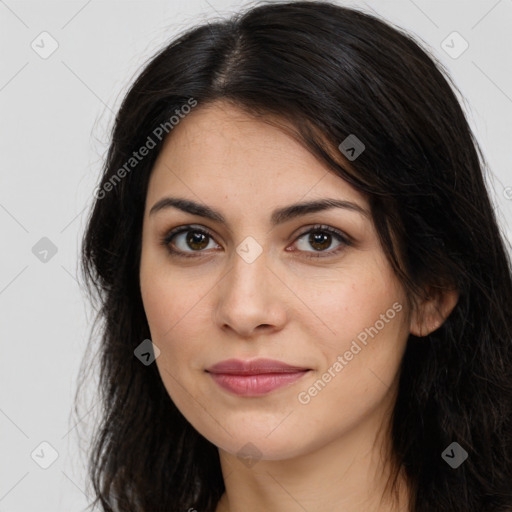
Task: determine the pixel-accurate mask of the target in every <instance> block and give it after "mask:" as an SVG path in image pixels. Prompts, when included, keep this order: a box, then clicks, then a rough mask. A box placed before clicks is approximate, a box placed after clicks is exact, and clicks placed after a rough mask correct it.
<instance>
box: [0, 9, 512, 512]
mask: <svg viewBox="0 0 512 512" xmlns="http://www.w3.org/2000/svg"><path fill="white" fill-rule="evenodd" d="M339 3H340V4H343V5H358V6H360V7H361V8H363V9H365V10H368V11H375V12H377V13H379V14H380V15H382V16H383V17H384V18H385V19H387V20H389V21H391V22H393V23H395V24H396V25H399V26H401V27H403V28H405V29H407V30H410V31H411V32H413V33H414V34H415V35H416V36H417V37H418V38H421V40H423V42H424V43H425V44H426V45H428V46H429V47H430V49H431V51H432V52H433V53H434V54H435V55H436V56H437V57H438V58H439V59H440V60H441V62H442V63H443V64H444V65H445V66H446V67H447V69H448V70H449V72H450V73H451V75H452V76H453V78H454V80H455V83H456V84H457V85H458V87H459V88H460V89H461V91H462V94H463V96H464V97H465V100H464V108H465V110H466V112H467V115H468V118H469V121H470V123H471V126H472V128H473V130H474V132H475V134H476V136H477V139H478V141H479V142H480V144H481V147H482V149H483V151H484V154H485V156H486V158H487V160H488V163H489V166H490V169H491V173H490V174H489V175H488V176H487V181H488V184H489V188H490V191H491V194H492V199H493V201H494V203H495V206H496V210H497V213H498V216H499V219H500V222H501V224H502V226H503V229H504V231H505V232H506V233H507V236H508V237H509V239H512V236H511V233H512V230H511V229H510V228H509V227H507V224H508V226H512V171H511V158H510V134H511V120H512V72H511V69H512V66H511V54H512V32H510V30H509V28H510V26H512V0H473V1H469V0H460V1H454V0H450V1H441V0H414V1H413V0H399V1H386V0H372V1H367V2H348V1H347V2H342V1H340V2H339ZM241 5H248V2H229V1H224V0H209V1H206V0H190V1H188V2H187V3H186V4H185V3H184V2H173V1H166V2H164V1H124V2H121V1H106V0H104V1H101V0H89V1H87V0H83V1H77V2H75V1H58V2H24V1H16V0H5V1H2V0H0V48H1V50H0V51H1V60H0V62H1V66H0V109H1V110H0V112H1V117H0V130H1V132H0V155H1V160H0V173H1V175H0V176H1V177H0V179H1V181H0V184H1V186H0V230H1V236H2V247H3V249H2V251H1V252H0V315H1V317H0V342H1V344H2V345H1V348H2V357H1V358H0V380H1V386H0V432H1V435H0V450H1V455H0V460H1V461H2V463H1V465H0V512H16V511H20V512H21V511H22V512H32V511H34V512H42V511H48V512H50V511H51V512H58V511H71V510H73V511H78V510H82V509H84V508H85V507H86V505H87V504H88V503H89V502H90V500H88V498H87V492H88V490H87V488H86V485H85V471H84V457H83V456H81V455H80V453H79V438H78V432H79V431H80V429H82V430H83V429H86V428H87V427H89V428H91V427H92V426H93V424H94V421H95V418H96V416H95V414H96V412H97V409H96V408H95V404H97V401H96V400H95V396H94V392H95V379H94V378H93V377H94V376H93V375H91V381H90V386H89V388H88V389H89V390H90V393H89V394H90V398H89V399H88V402H87V401H86V402H85V403H84V405H83V410H82V413H83V414H82V415H81V416H79V418H78V419H81V421H80V422H79V425H78V428H77V427H76V419H75V418H74V417H72V416H71V407H72V403H73V398H74V393H75V386H76V378H77V373H78V369H79V364H80V361H81V360H82V357H83V354H84V350H85V347H86V343H87V339H88V336H89V332H90V326H91V319H92V314H91V309H90V307H89V306H88V304H87V303H86V301H85V300H84V295H83V292H82V291H81V289H80V285H79V283H78V281H77V268H78V267H77V261H78V260H77V256H78V250H79V242H80V237H81V235H82V233H83V230H84V227H85V220H86V213H87V211H88V209H89V208H90V206H91V204H92V199H93V197H92V193H93V191H94V188H95V186H96V184H97V182H98V177H99V172H100V167H101V162H102V159H103V157H104V155H105V152H106V149H107V144H108V131H109V129H110V126H111V123H112V120H113V117H114V112H115V111H116V110H117V108H118V106H119V103H120V100H121V99H122V96H123V94H124V92H125V91H126V89H127V87H128V85H129V84H130V82H131V80H132V79H133V78H134V76H135V75H136V73H137V71H138V70H140V66H141V65H142V63H143V62H144V61H145V60H146V59H147V58H148V57H149V56H151V55H152V54H153V53H154V52H155V51H156V50H157V49H158V48H160V47H161V46H162V45H163V44H164V43H165V42H166V41H168V40H170V39H171V38H173V37H174V35H175V34H176V33H177V32H180V31H182V30H183V29H185V28H187V27H190V26H192V25H194V24H196V23H199V22H201V21H204V20H206V19H213V18H215V17H218V16H220V15H226V14H229V13H230V12H232V11H234V10H236V9H237V8H238V7H239V6H241ZM44 31H46V32H48V33H49V34H50V36H40V34H41V33H42V32H44ZM453 31H457V32H458V33H459V34H460V35H461V36H462V37H463V38H464V39H465V40H466V41H467V42H468V43H469V48H468V49H467V50H466V51H465V52H464V53H462V54H461V55H460V56H458V57H457V58H454V57H453V56H450V55H449V54H448V53H447V52H446V51H445V50H444V49H443V46H442V42H443V41H444V40H445V39H446V38H447V36H449V34H451V33H452V32H453ZM53 40H54V41H56V43H52V41H53ZM51 44H58V48H57V50H56V51H55V52H54V53H53V54H51V55H50V56H47V58H42V57H41V56H40V53H41V52H44V51H46V52H48V51H49V50H51ZM445 44H450V45H451V46H453V49H452V50H451V52H452V53H453V52H454V51H457V50H458V49H460V48H461V46H460V41H457V40H454V42H453V43H451V42H450V39H448V43H445ZM31 45H34V46H35V47H36V48H37V50H38V52H39V53H37V52H36V51H35V50H34V49H33V48H32V46H31ZM507 187H509V188H507ZM43 237H46V238H48V239H49V240H50V241H51V243H52V244H53V245H54V246H55V248H56V249H57V252H56V253H55V254H54V255H53V256H52V253H51V252H49V253H48V254H47V255H46V256H43V253H40V255H39V256H37V250H34V251H33V247H34V246H36V249H37V248H40V245H36V244H38V243H39V244H42V245H43V246H44V244H48V241H43V242H40V240H41V238H43ZM34 252H36V254H34ZM45 257H46V261H41V259H40V258H45ZM86 441H87V438H86V439H84V443H86ZM42 442H46V443H49V444H50V445H51V446H52V447H53V449H55V450H56V452H57V453H58V457H57V458H56V460H55V461H54V462H53V463H52V464H51V466H49V467H48V468H47V469H43V468H42V467H41V464H43V465H45V464H49V463H50V462H51V461H52V459H51V456H52V450H51V449H50V448H49V447H48V446H47V445H42V446H41V443H42ZM84 446H85V445H84Z"/></svg>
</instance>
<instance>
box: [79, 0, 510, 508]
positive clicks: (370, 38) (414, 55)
mask: <svg viewBox="0 0 512 512" xmlns="http://www.w3.org/2000/svg"><path fill="white" fill-rule="evenodd" d="M454 91H457V88H456V86H455V84H453V82H452V81H451V79H450V78H449V76H448V73H447V72H446V71H445V70H444V69H443V66H442V65H441V64H440V63H439V62H437V61H436V60H435V59H434V58H433V57H432V56H431V55H428V53H427V51H426V50H424V49H422V48H421V47H420V45H419V43H417V42H415V41H414V38H413V37H411V36H410V35H408V34H407V33H406V32H404V31H403V30H401V29H399V28H398V27H392V26H391V25H390V24H388V23H386V22H384V21H382V20H380V19H378V18H377V17H374V16H372V15H369V14H366V13H363V12H360V11H358V10H355V9H352V8H345V7H341V6H338V5H336V4H334V3H329V2H323V1H298V2H288V3H281V2H272V3H270V4H266V3H263V4H261V5H257V6H256V7H252V8H250V9H247V10H246V11H245V12H241V13H239V14H236V15H234V16H233V17H232V18H230V19H227V20H221V21H218V22H215V23H209V24H204V25H201V26H199V27H196V28H193V29H190V30H187V31H186V32H185V33H183V34H181V35H180V36H179V37H177V38H176V39H175V40H173V41H172V42H170V43H169V44H168V45H167V46H165V47H164V48H163V49H162V50H161V51H159V52H158V54H157V55H156V56H154V57H153V58H151V59H150V61H149V62H148V63H147V64H146V65H145V67H144V69H143V71H142V72H141V73H140V75H139V76H138V77H137V78H136V80H135V81H134V83H133V85H132V86H131V88H130V89H129V91H128V93H127V94H126V96H125V98H124V100H123V103H122V105H121V107H120V110H119V112H118V115H117V117H116V120H115V124H114V128H113V131H112V140H111V143H110V146H109V150H108V155H107V158H106V161H105V165H104V170H103V175H102V177H101V183H100V185H99V188H98V189H97V191H96V194H95V195H96V200H95V202H94V206H93V209H92V211H91V214H90V217H89V219H88V226H87V229H86V232H85V234H84V238H83V245H82V253H81V272H82V275H83V277H84V281H85V285H86V287H87V291H88V294H89V297H90V298H91V300H92V301H98V302H97V304H96V308H97V316H96V321H98V320H101V327H102V329H101V333H100V338H101V346H100V349H99V354H98V355H99V358H100V382H99V385H100V388H99V389H100V398H101V425H100V428H98V429H97V431H96V435H95V437H94V447H93V450H91V453H90V458H89V461H88V462H89V477H90V481H91V482H92V484H93V488H94V495H95V501H94V504H100V505H101V506H102V508H103V510H104V511H116V512H118V511H127V510H130V511H137V512H138V511H141V512H142V511H143V512H150V511H151V512H155V511H164V510H165V511H170V510H172V511H177V510H188V509H189V508H190V507H194V508H195V509H197V510H199V511H214V510H215V507H216V504H217V502H218V500H219V498H220V496H221V495H222V493H223V492H224V482H223V479H222V473H221V469H220V463H219V455H218V450H217V448H216V446H214V445H213V444H212V443H210V442H209V441H207V440H206V439H205V438H204V437H203V436H201V435H200V434H199V433H198V432H197V431H196V430H195V429H194V428H193V427H192V425H191V424H190V423H189V422H188V421H187V420H186V419H185V418H184V417H183V415H182V414H181V413H180V411H179V410H178V409H177V408H176V406H175V405H174V403H173V402H172V400H171V399H170V397H169V395H168V393H167V391H166V389H165V388H164V385H163V383H162V380H161V377H160V375H159V373H158V370H157V367H156V365H155V364H152V365H149V366H146V365H144V364H141V362H140V361H139V360H138V359H137V358H136V357H135V356H134V350H135V348H136V347H137V346H138V345H139V344H140V343H141V342H142V341H143V340H145V339H149V338H150V331H149V327H148V323H147V319H146V317H145V314H144V310H143V304H142V300H141V294H140V289H139V274H138V271H139V262H140V253H141V230H142V218H143V212H144V206H145V197H146V192H147V185H148V180H149V176H150V173H151V169H152V167H153V164H154V162H155V160H156V157H157V156H158V153H159V151H160V149H161V147H162V143H163V140H165V137H164V136H163V135H166V134H167V133H170V134H171V135H172V126H171V124H172V123H170V121H169V120H170V119H171V117H172V116H178V115H179V114H180V113H181V114H183V112H186V110H184V105H187V104H188V105H192V104H193V102H197V106H196V107H194V108H200V107H201V105H205V104H206V103H208V102H212V101H215V100H216V99H223V100H226V101H230V102H232V103H233V104H234V105H236V106H238V107H240V108H242V109H244V110H245V111H246V112H248V113H251V114H253V115H258V116H262V117H263V118H265V117H267V118H271V117H272V118H276V116H277V117H280V118H281V119H286V120H288V121H291V122H292V123H293V126H294V127H296V129H297V137H298V138H299V140H300V141H301V143H302V144H303V145H304V146H305V147H306V148H308V149H309V150H310V151H311V152H312V153H313V154H315V155H316V156H317V157H318V158H319V159H321V161H323V162H325V164H326V166H328V167H329V168H330V169H332V170H333V171H334V172H336V173H337V174H338V175H339V177H340V178H341V179H344V180H346V181H348V182H349V183H350V184H351V185H353V186H354V187H356V188H357V189H358V190H360V191H361V192H363V193H365V194H367V197H368V198H369V201H370V206H371V211H372V215H373V221H374V224H375V227H376V229H377V232H378V235H379V238H380V241H381V244H382V247H383V249H384V251H385V253H386V256H387V258H388V260H389V262H390V264H391V265H392V267H393V269H394V271H395V272H396V275H397V276H398V278H399V279H400V281H401V282H402V283H403V286H404V289H405V290H406V292H407V294H408V297H410V299H411V304H413V303H415V300H416V299H417V298H418V297H423V296H425V295H426V293H427V292H425V290H427V289H428V290H429V292H428V294H430V295H431V294H436V293H440V292H442V291H443V290H446V289H449V288H456V289H457V290H458V291H459V294H460V295H459V300H458V302H457V304H456V306H455V308H454V310H453V311H452V313H451V315H450V316H449V317H448V319H447V320H446V321H445V322H444V324H443V325H442V326H441V327H440V328H439V329H437V330H436V331H434V332H432V333H431V334H430V335H428V336H427V337H423V338H417V337H415V336H414V335H412V334H411V335H410V336H409V340H408V343H407V348H406V352H405V356H404V358H403V362H402V366H401V372H400V383H399V391H398V398H397V402H396V406H395V408H394V412H393V416H392V418H391V420H392V446H393V461H392V462H393V467H395V468H396V469H397V471H398V469H400V468H401V469H402V470H405V472H406V477H407V480H408V485H409V488H410V491H411V498H412V499H411V508H410V510H411V511H414V512H427V511H428V512H477V511H485V512H498V511H500V512H501V511H511V510H512V277H511V276H512V270H511V263H510V257H509V255H508V254H507V250H506V247H505V244H504V237H502V235H501V233H500V229H499V227H498V223H497V219H496V217H495V214H494V210H493V206H492V204H491V202H490V199H489V196H488V192H487V190H486V187H485V184H484V179H483V169H484V168H486V166H487V164H486V163H485V159H484V156H483V155H482V152H481V149H480V148H479V146H478V143H477V141H476V140H475V137H474V135H473V134H472V132H471V129H470V127H469V126H468V122H467V120H466V118H465V115H464V113H463V111H462V109H461V106H460V104H459V101H458V100H457V97H456V94H455V93H454ZM166 123H167V124H166ZM158 127H160V130H158ZM162 130H164V131H162ZM351 134H353V135H355V136H356V137H357V138H358V139H359V140H360V141H362V142H363V143H364V145H365V149H364V151H363V153H361V154H360V156H359V157H358V158H357V159H355V160H353V161H351V162H350V165H344V162H345V163H346V162H347V160H346V159H345V158H343V155H342V153H341V151H340V149H338V146H339V144H340V143H341V142H342V141H344V140H345V139H346V138H347V136H349V135H351ZM149 138H151V141H152V143H151V146H152V148H151V149H150V151H149V152H148V154H147V155H146V156H145V157H144V158H140V160H139V159H137V162H136V163H135V162H134V161H131V164H130V166H127V162H128V161H130V160H129V159H130V158H131V157H132V155H133V152H134V151H137V150H138V149H139V148H141V147H142V146H144V145H146V147H148V146H149V145H150V143H149ZM345 156H346V155H345ZM123 168H124V170H125V172H122V171H120V169H123ZM81 377H82V379H83V381H86V380H87V374H86V373H85V372H82V374H81ZM83 383H84V382H82V385H83ZM452 442H457V443H458V444H459V445H460V446H461V447H462V448H463V449H464V450H465V451H466V452H467V453H468V458H467V459H466V460H465V461H464V462H463V463H462V464H461V465H460V466H459V467H458V468H456V469H454V468H452V467H450V465H449V464H448V463H447V462H446V459H445V458H444V457H442V453H443V451H444V450H445V449H446V448H447V447H448V446H449V445H450V444H451V443H452ZM394 483H396V477H395V481H394V482H393V484H394Z"/></svg>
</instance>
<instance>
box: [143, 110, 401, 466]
mask: <svg viewBox="0 0 512 512" xmlns="http://www.w3.org/2000/svg"><path fill="white" fill-rule="evenodd" d="M164 198H180V199H185V200H187V201H193V202H195V203H199V204H200V205H201V206H203V207H205V206H207V207H208V208H210V209H211V210H213V211H215V212H217V213H219V214H221V216H222V217H223V220H222V221H221V220H220V218H215V219H212V218H207V217H205V216H202V215H200V214H199V213H200V212H199V211H196V212H195V213H191V212H189V211H185V210H186V208H185V209H180V208H179V207H177V206H171V205H169V204H167V206H165V205H163V206H162V203H161V207H160V208H156V209H155V210H154V211H153V212H151V210H152V208H153V206H154V205H155V204H157V203H159V202H160V201H161V200H162V199H164ZM327 198H328V199H332V200H335V201H339V202H340V204H342V203H341V202H345V203H343V204H345V207H331V208H327V209H323V210H319V211H310V212H309V213H306V214H304V212H302V213H301V215H300V216H293V215H288V216H283V215H281V216H280V217H279V218H276V219H274V218H273V213H274V212H275V211H276V210H280V209H283V208H285V207H287V206H289V205H292V204H295V203H303V202H311V201H317V200H321V199H327ZM349 203H350V204H349ZM364 212H369V206H368V203H367V201H366V199H365V198H364V197H363V196H362V195H361V194H360V193H359V192H357V191H356V190H355V189H353V188H352V187H351V186H350V185H349V184H348V183H346V182H345V181H344V180H342V179H341V178H340V177H338V176H336V175H334V174H333V173H332V172H331V171H329V170H328V169H327V168H326V167H325V166H324V165H322V163H320V162H319V161H318V160H317V159H316V158H315V157H314V156H313V155H312V154H311V153H309V152H308V151H307V150H306V149H305V148H304V147H302V146H301V145H300V144H299V143H298V142H297V141H295V140H294V139H293V138H292V137H291V136H290V135H288V134H287V133H286V132H285V131H284V130H281V129H279V128H278V127H275V126H272V125H270V124H268V123H264V122H263V121H261V120H257V119H255V118H252V117H249V116H248V115H247V114H244V113H243V112H242V111H240V110H238V109H236V108H235V107H233V106H230V105H228V104H225V103H214V104H211V105H209V106H198V107H197V108H196V109H195V110H193V111H192V112H191V113H190V114H188V115H187V117H185V118H184V119H182V120H181V121H180V123H179V124H178V125H177V126H175V127H174V128H173V131H172V132H171V136H170V137H169V138H168V140H167V141H166V143H165V145H164V147H163V148H162V151H161V153H160V155H159V157H158V159H157V162H156V163H155V166H154V168H153V171H152V175H151V178H150V182H149V187H148V192H147V197H146V206H145V212H144V219H143V237H142V255H141V262H140V288H141V293H142V299H143V304H144V309H145V313H146V316H147V320H148V323H149V326H150V331H151V337H152V342H153V343H154V344H155V345H156V346H157V347H158V349H159V350H160V355H159V356H158V357H157V359H156V364H157V366H158V370H159V373H160V375H161V378H162V381H163V383H164V385H165V388H166V389H167V391H168V393H169V395H170V397H171V399H172V400H173V402H174V403H175V404H176V406H177V407H178V408H179V409H180V411H181V412H182V413H183V415H184V416H185V417H186V418H187V420H188V421H189V422H190V423H191V424H192V425H193V426H194V427H195V428H196V430H197V431H198V432H200V433H201V434H202V435H203V436H204V437H206V438H207V439H208V440H209V441H211V442H212V443H214V444H215V445H216V446H218V447H219V448H221V449H222V450H225V451H226V452H229V453H232V454H236V453H238V452H239V450H241V449H242V448H243V447H244V446H246V445H247V443H252V444H253V445H255V446H256V447H257V449H258V450H259V452H260V455H259V456H261V458H262V459H268V460H271V459H274V460H275V459H286V458H291V457H295V456H298V455H300V454H305V453H307V452H311V451H313V450H315V449H318V448H320V447H321V446H322V445H327V444H328V443H329V442H331V441H334V440H336V439H342V438H344V437H345V438H348V437H349V436H350V434H351V433H353V432H355V431H358V430H359V431H362V430H364V429H368V428H372V426H373V427H376V426H378V425H380V424H382V420H383V418H384V417H385V416H386V415H389V413H390V409H389V406H390V403H392V400H393V390H394V389H395V385H396V378H397V374H398V369H399V365H400V361H401V359H402V356H403V352H404V349H405V344H406V341H407V337H408V335H409V324H408V310H407V307H406V302H405V295H404V292H403V289H402V287H401V286H400V284H399V282H398V280H397V279H396V277H395V276H394V274H393V272H392V270H391V267H390V266H389V264H388V262H387V260H386V258H385V256H384V253H383V251H382V248H381V247H380V245H379V241H378V238H377V233H376V231H375V229H374V226H373V222H372V219H371V216H370V214H369V213H366V214H365V213H364ZM273 220H278V221H279V222H277V223H274V222H273ZM175 228H179V229H177V231H178V233H174V234H172V233H171V234H169V232H170V231H171V230H175ZM232 358H235V359H240V360H243V361H249V360H254V359H258V358H269V359H274V360H278V361H280V362H284V363H286V364H288V365H292V366H293V367H299V368H302V369H307V370H308V371H302V372H300V373H295V374H290V373H289V374H287V375H286V374H282V373H281V374H280V375H278V376H276V377H275V378H274V380H272V378H268V376H267V378H266V382H268V381H269V380H270V381H271V383H276V382H278V383H280V387H276V388H274V389H272V390H270V391H269V390H268V389H267V390H265V389H263V388H261V387H260V388H251V387H247V386H249V384H248V381H249V380H250V378H248V377H247V376H245V377H233V376H231V377H229V376H228V377H226V376H224V377H218V376H217V377H214V376H213V375H212V373H210V372H207V371H206V370H207V369H208V368H211V367H212V366H213V365H214V364H216V363H219V362H221V361H224V360H227V359H232ZM287 378H290V380H286V379H287ZM221 380H223V382H228V383H231V384H232V385H238V386H239V391H238V392H236V391H234V390H233V389H227V388H225V387H223V386H221V385H220V384H219V382H220V381H221ZM264 380H265V379H264V378H263V377H262V376H260V377H253V378H252V382H253V383H255V382H257V381H258V382H259V383H260V385H264V384H265V382H263V381H264ZM262 383H263V384H262ZM240 389H241V390H240ZM243 389H246V391H247V392H246V393H245V394H243ZM240 393H242V394H240Z"/></svg>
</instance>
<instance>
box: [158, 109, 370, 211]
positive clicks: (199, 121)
mask: <svg viewBox="0 0 512 512" xmlns="http://www.w3.org/2000/svg"><path fill="white" fill-rule="evenodd" d="M272 121H274V122H275V121H276V119H275V118H272ZM278 122H279V125H280V126H275V125H274V124H269V123H268V122H266V119H264V118H257V117H254V116H251V115H249V114H247V113H246V112H244V111H243V110H241V109H239V108H237V107H235V106H233V105H232V104H230V103H227V102H224V101H219V102H215V103H212V104H209V105H205V106H197V107H196V108H195V109H193V110H192V111H191V113H190V114H188V115H187V116H186V117H184V118H183V119H181V120H180V122H179V123H178V124H177V125H176V126H174V128H173V130H172V132H171V133H170V135H169V136H168V138H167V139H166V141H165V143H164V145H163V147H162V149H161V152H160V154H159V156H158V158H157V161H156V162H155V165H154V167H153V170H152V173H151V178H150V183H149V187H148V199H149V200H148V203H149V202H150V201H154V200H157V199H158V198H159V197H160V196H162V195H164V194H165V193H167V192H169V193H170V192H174V193H179V194H181V195H182V196H187V197H189V198H191V199H192V198H193V196H195V198H194V199H196V200H206V202H211V200H210V199H209V198H211V197H213V199H214V200H215V201H222V200H223V199H235V198H238V199H239V200H240V201H242V202H245V204H246V205H247V206H249V205H252V206H254V207H257V205H258V204H262V203H272V204H275V205H281V204H284V203H292V202H297V201H299V200H313V199H318V198H324V197H331V198H339V199H346V200H353V201H358V202H359V203H360V204H361V205H367V202H366V200H365V198H364V197H363V195H362V194H360V193H359V192H358V191H357V190H356V189H354V188H353V187H352V186H351V185H350V184H348V183H347V182H346V181H344V180H343V179H342V178H340V177H339V176H337V175H335V174H334V172H333V171H332V170H330V169H329V168H327V167H326V165H325V164H324V163H322V162H320V161H319V160H318V159H317V158H316V157H315V156H314V155H313V154H312V153H311V152H310V151H308V150H307V149H306V148H305V147H304V146H303V145H302V144H301V143H300V142H299V141H297V140H296V139H295V138H294V137H293V136H292V135H291V133H290V130H293V127H292V126H291V125H290V124H287V123H286V121H283V120H281V119H280V120H279V121H278Z"/></svg>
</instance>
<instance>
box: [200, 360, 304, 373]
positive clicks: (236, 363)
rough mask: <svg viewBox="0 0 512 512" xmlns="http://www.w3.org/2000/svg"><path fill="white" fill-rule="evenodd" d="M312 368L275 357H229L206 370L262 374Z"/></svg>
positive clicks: (211, 371) (302, 370)
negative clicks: (251, 358) (248, 358)
mask: <svg viewBox="0 0 512 512" xmlns="http://www.w3.org/2000/svg"><path fill="white" fill-rule="evenodd" d="M309 369H310V368H305V367H302V366H292V365H290V364H287V363H284V362H282V361H277V360H275V359H253V360H252V361H242V360H241V359H227V360H225V361H221V362H219V363H217V364H214V365H213V366H211V367H210V368H207V369H206V371H207V372H209V373H216V374H224V375H260V374H276V373H277V374H282V373H297V372H305V371H307V370H309Z"/></svg>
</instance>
